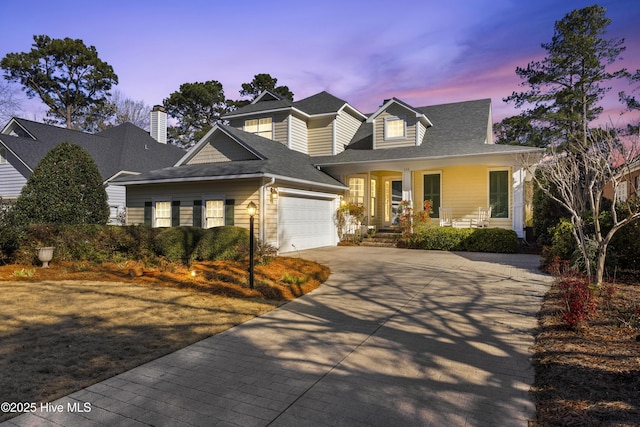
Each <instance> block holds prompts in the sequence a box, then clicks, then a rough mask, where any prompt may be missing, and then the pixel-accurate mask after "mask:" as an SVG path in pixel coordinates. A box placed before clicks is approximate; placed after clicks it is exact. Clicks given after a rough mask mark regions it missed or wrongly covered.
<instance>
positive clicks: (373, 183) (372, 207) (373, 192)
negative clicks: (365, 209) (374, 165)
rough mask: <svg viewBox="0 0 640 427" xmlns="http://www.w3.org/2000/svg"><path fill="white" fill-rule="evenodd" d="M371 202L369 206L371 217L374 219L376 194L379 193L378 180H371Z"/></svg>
mask: <svg viewBox="0 0 640 427" xmlns="http://www.w3.org/2000/svg"><path fill="white" fill-rule="evenodd" d="M370 191H371V195H370V196H371V200H370V203H371V204H370V205H369V215H371V216H372V217H374V216H376V192H377V191H378V189H377V188H376V180H375V179H372V180H371V188H370Z"/></svg>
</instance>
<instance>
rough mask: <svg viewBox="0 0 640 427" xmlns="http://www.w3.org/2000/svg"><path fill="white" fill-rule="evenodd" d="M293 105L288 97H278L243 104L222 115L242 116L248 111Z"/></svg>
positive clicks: (277, 108) (275, 108)
mask: <svg viewBox="0 0 640 427" xmlns="http://www.w3.org/2000/svg"><path fill="white" fill-rule="evenodd" d="M292 105H293V102H291V101H289V100H288V99H278V100H273V101H260V102H257V103H255V104H249V105H245V106H244V107H240V108H238V109H237V110H234V111H232V112H230V113H228V114H225V115H224V116H222V118H223V119H226V118H230V117H235V116H242V115H245V114H249V113H255V112H257V111H273V110H282V109H286V108H290V107H291V106H292Z"/></svg>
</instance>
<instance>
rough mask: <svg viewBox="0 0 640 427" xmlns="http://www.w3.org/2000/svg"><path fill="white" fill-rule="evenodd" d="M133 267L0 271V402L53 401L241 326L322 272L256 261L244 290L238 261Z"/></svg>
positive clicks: (311, 284)
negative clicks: (253, 277)
mask: <svg viewBox="0 0 640 427" xmlns="http://www.w3.org/2000/svg"><path fill="white" fill-rule="evenodd" d="M140 268H141V266H139V265H135V264H131V263H128V264H122V265H113V264H111V265H102V266H90V265H87V264H65V265H56V264H52V267H51V268H50V269H47V270H45V269H40V268H38V267H32V266H15V265H13V266H2V267H0V305H1V306H2V310H1V312H0V319H1V320H0V401H2V402H35V403H38V404H39V403H40V402H47V401H51V400H54V399H56V398H58V397H60V396H63V395H66V394H68V393H70V392H73V391H75V390H78V389H81V388H83V387H86V386H88V385H90V384H93V383H95V382H98V381H100V380H103V379H106V378H109V377H111V376H113V375H116V374H118V373H120V372H123V371H125V370H128V369H131V368H133V367H135V366H138V365H140V364H142V363H145V362H147V361H149V360H152V359H155V358H158V357H159V356H162V355H164V354H167V353H169V352H172V351H174V350H177V349H179V348H182V347H185V346H186V345H189V344H191V343H194V342H196V341H199V340H201V339H203V338H206V337H208V336H211V335H215V334H217V333H219V332H221V331H224V330H226V329H228V328H230V327H232V326H234V325H237V324H240V323H243V322H246V321H247V320H249V319H251V318H253V317H255V316H259V315H261V314H263V313H265V312H267V311H269V310H272V309H273V308H275V307H277V306H279V305H281V304H283V303H284V302H286V301H287V300H290V299H293V298H295V297H297V296H299V295H302V294H304V293H307V292H310V291H311V290H313V289H315V288H317V287H318V286H319V285H320V283H321V282H323V281H324V280H326V279H327V278H328V275H329V270H328V268H327V267H324V266H320V265H318V264H315V263H312V262H310V261H305V260H301V259H296V258H276V260H275V261H273V262H272V263H271V264H269V265H268V266H257V267H256V289H255V290H250V289H248V287H247V276H248V274H247V265H246V263H237V262H211V263H201V264H197V265H194V266H192V269H193V270H188V269H186V268H183V267H175V266H165V268H164V269H163V271H161V270H159V269H155V270H140ZM140 271H142V272H143V275H142V276H138V274H140ZM191 271H195V276H193V275H192V274H191ZM13 415H15V414H0V421H2V420H6V419H8V418H10V417H11V416H13Z"/></svg>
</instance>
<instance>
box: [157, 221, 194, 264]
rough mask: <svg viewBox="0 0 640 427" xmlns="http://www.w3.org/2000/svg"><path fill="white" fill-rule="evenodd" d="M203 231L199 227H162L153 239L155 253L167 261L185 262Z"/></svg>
mask: <svg viewBox="0 0 640 427" xmlns="http://www.w3.org/2000/svg"><path fill="white" fill-rule="evenodd" d="M204 231H205V230H203V229H202V228H199V227H171V228H163V229H161V230H160V232H159V233H158V235H157V237H156V240H155V249H156V253H157V254H158V255H160V256H164V257H165V258H166V259H167V260H168V261H169V262H175V263H184V264H187V263H188V262H189V260H190V259H191V254H192V253H193V252H194V250H195V249H196V247H197V245H198V243H199V242H200V239H201V238H202V236H203V234H204Z"/></svg>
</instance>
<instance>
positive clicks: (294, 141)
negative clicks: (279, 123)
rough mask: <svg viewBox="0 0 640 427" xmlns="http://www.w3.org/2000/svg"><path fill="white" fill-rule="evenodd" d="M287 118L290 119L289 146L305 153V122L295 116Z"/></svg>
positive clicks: (306, 134)
mask: <svg viewBox="0 0 640 427" xmlns="http://www.w3.org/2000/svg"><path fill="white" fill-rule="evenodd" d="M289 120H290V121H291V135H289V139H290V141H291V146H290V148H291V149H292V150H296V151H299V152H301V153H304V154H307V152H308V147H307V137H308V133H307V124H306V123H305V122H304V120H302V119H299V118H297V117H295V116H289Z"/></svg>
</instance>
